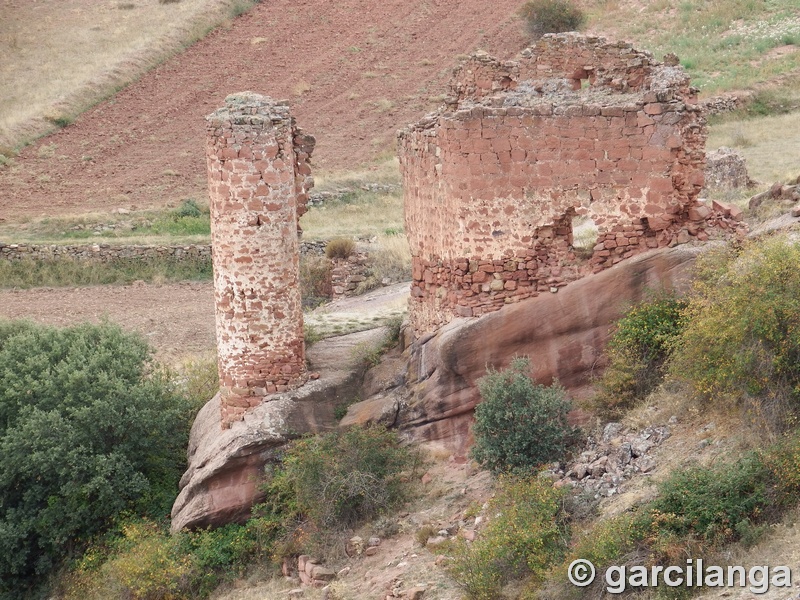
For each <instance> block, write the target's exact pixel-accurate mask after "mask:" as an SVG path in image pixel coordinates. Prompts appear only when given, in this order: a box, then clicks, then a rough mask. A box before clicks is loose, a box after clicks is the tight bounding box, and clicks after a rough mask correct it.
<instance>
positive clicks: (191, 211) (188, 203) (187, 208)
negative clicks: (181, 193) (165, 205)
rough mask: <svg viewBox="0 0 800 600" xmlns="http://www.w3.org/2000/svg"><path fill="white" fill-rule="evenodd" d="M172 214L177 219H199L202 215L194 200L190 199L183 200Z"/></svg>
mask: <svg viewBox="0 0 800 600" xmlns="http://www.w3.org/2000/svg"><path fill="white" fill-rule="evenodd" d="M172 214H173V215H174V216H175V217H176V218H178V219H182V218H184V217H200V216H202V215H203V210H202V209H201V208H200V207H199V206H198V205H197V201H196V200H193V199H191V198H190V199H189V200H184V201H183V202H182V203H181V205H180V206H179V207H178V208H176V209H175V210H174V212H173V213H172Z"/></svg>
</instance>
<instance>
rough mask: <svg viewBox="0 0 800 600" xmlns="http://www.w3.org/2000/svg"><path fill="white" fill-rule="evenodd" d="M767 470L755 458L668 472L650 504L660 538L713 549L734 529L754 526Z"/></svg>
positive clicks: (762, 500) (764, 491) (764, 499)
mask: <svg viewBox="0 0 800 600" xmlns="http://www.w3.org/2000/svg"><path fill="white" fill-rule="evenodd" d="M767 480H768V470H767V468H766V467H765V465H764V463H763V461H762V460H761V459H760V458H759V457H758V455H756V454H749V455H747V456H745V457H744V458H742V459H741V460H738V461H736V462H735V463H732V464H729V465H724V466H721V467H720V466H716V467H713V468H709V467H692V468H689V469H686V470H684V471H674V472H673V473H672V474H671V475H670V477H669V478H668V479H666V480H665V481H664V482H663V483H662V484H661V486H660V488H659V495H658V498H656V500H655V501H654V502H653V503H652V505H651V511H652V514H653V515H654V519H653V522H654V526H655V527H656V528H657V530H658V532H659V534H660V535H664V534H666V533H673V534H676V535H679V536H687V535H689V536H691V537H694V538H698V539H701V540H703V541H706V542H710V543H713V544H719V543H722V542H727V541H730V540H733V539H736V538H737V537H738V533H737V526H739V527H741V526H740V525H739V524H740V523H742V522H751V521H755V520H756V519H758V518H759V516H760V515H761V514H762V512H763V510H764V507H765V506H766V505H767V497H768V496H767Z"/></svg>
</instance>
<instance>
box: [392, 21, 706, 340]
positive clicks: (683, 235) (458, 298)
mask: <svg viewBox="0 0 800 600" xmlns="http://www.w3.org/2000/svg"><path fill="white" fill-rule="evenodd" d="M669 62H670V65H665V64H661V63H658V62H656V61H654V60H653V58H652V56H651V55H649V54H647V53H644V52H639V51H637V50H634V49H633V48H632V47H631V46H630V45H629V44H625V43H613V44H612V43H607V42H606V41H605V40H604V39H602V38H594V37H584V36H580V35H577V34H558V35H546V36H544V37H543V38H542V39H541V40H539V41H538V42H537V43H536V44H535V45H534V46H532V47H530V48H528V49H526V50H525V51H523V52H522V53H521V55H520V57H519V58H518V60H515V61H507V62H501V61H499V60H496V59H494V58H492V57H490V56H488V55H487V54H485V53H477V54H474V55H473V56H472V57H471V58H470V59H469V60H467V61H466V62H465V63H464V64H463V65H462V66H460V67H459V68H458V69H457V70H456V72H455V76H454V79H453V83H452V84H451V96H450V98H448V100H447V104H446V106H445V107H443V108H442V109H440V110H439V111H438V112H436V113H434V114H432V115H429V116H427V117H425V118H424V119H423V120H422V121H420V122H419V123H417V124H415V125H411V126H409V127H407V128H406V129H404V130H403V131H401V132H400V133H399V154H400V166H401V171H402V174H403V181H404V186H405V211H406V212H405V220H406V231H407V232H408V237H409V242H410V246H411V253H412V257H413V258H412V268H413V284H412V290H411V295H412V298H411V315H410V316H411V324H412V326H413V328H414V330H415V332H416V334H417V335H421V334H423V333H425V332H431V331H435V330H437V329H438V328H439V327H441V326H442V325H444V324H446V323H447V322H449V321H450V320H451V319H453V318H454V317H456V316H476V315H480V314H484V313H487V312H492V311H494V310H498V309H499V308H501V307H502V306H504V305H506V304H509V303H513V302H517V301H519V300H521V299H524V298H528V297H531V296H535V295H537V294H538V293H539V292H541V291H556V290H557V289H558V288H559V287H561V286H563V285H566V284H567V283H568V282H569V281H573V280H575V279H577V278H579V277H581V276H583V275H585V274H587V273H590V272H595V273H596V272H599V271H601V270H603V269H605V268H607V267H610V266H611V265H613V264H616V263H618V262H619V261H621V260H623V259H625V258H628V257H630V256H633V255H634V254H637V253H639V252H643V251H646V250H648V249H651V248H658V247H664V246H670V245H675V244H676V243H683V242H686V241H689V240H690V239H693V238H698V239H701V240H702V239H708V236H709V232H708V231H706V230H707V229H710V225H709V223H708V218H709V217H710V216H712V211H711V209H710V208H709V207H706V206H705V205H704V204H703V203H701V202H698V200H697V195H698V193H699V192H700V189H701V188H702V187H703V169H704V161H705V148H704V147H705V139H706V125H705V119H704V118H703V115H702V112H701V109H700V108H699V107H698V106H697V105H696V103H695V102H696V91H695V90H694V89H693V88H691V87H690V86H689V78H688V76H687V75H686V73H685V72H684V71H683V69H682V68H681V67H680V66H677V65H676V64H675V61H674V60H671V61H669ZM577 216H581V217H586V218H590V219H591V220H592V221H593V222H594V224H595V225H596V226H597V229H598V231H599V236H598V239H597V242H596V244H595V245H594V249H593V251H592V256H591V258H590V259H589V260H588V261H581V260H579V259H578V258H577V257H576V254H575V252H574V251H573V239H572V219H573V218H575V217H577ZM716 216H717V217H719V215H716Z"/></svg>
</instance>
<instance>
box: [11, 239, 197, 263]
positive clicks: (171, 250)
mask: <svg viewBox="0 0 800 600" xmlns="http://www.w3.org/2000/svg"><path fill="white" fill-rule="evenodd" d="M148 258H172V259H175V260H186V259H194V258H208V259H210V258H211V244H189V245H183V246H149V245H120V246H117V245H113V244H84V245H77V244H76V245H69V246H62V245H57V244H6V243H3V242H0V259H6V260H42V261H48V260H62V259H72V260H91V261H98V262H110V261H114V260H120V259H148Z"/></svg>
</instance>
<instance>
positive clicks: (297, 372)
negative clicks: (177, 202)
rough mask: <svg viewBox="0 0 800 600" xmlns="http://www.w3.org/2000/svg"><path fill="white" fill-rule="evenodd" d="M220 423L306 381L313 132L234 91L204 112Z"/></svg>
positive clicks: (280, 109) (263, 100)
mask: <svg viewBox="0 0 800 600" xmlns="http://www.w3.org/2000/svg"><path fill="white" fill-rule="evenodd" d="M207 131H208V137H207V159H208V180H209V197H210V208H211V238H212V246H213V264H214V298H215V304H216V330H217V351H218V357H219V358H218V360H219V374H220V392H221V398H222V420H223V424H228V423H230V422H231V421H234V420H236V419H239V418H241V417H242V416H243V414H244V413H245V412H246V410H247V409H248V408H250V407H253V406H256V405H257V404H259V403H260V402H261V401H263V400H264V398H265V397H266V396H268V395H269V394H272V393H276V392H283V391H287V390H289V389H291V388H293V387H297V386H299V385H301V384H302V383H304V382H305V380H306V378H307V373H306V365H305V348H304V342H303V312H302V306H301V302H300V286H299V242H298V235H297V231H298V217H299V215H300V214H302V212H304V210H305V204H306V201H307V192H308V189H310V187H311V185H312V181H311V180H310V170H309V169H308V160H309V158H310V156H311V151H312V149H313V138H311V137H310V136H307V135H305V134H303V133H302V132H301V131H299V130H298V129H297V128H296V127H295V125H294V121H293V119H292V117H291V115H290V113H289V108H288V107H287V106H285V105H282V104H280V103H276V102H274V101H272V100H271V99H269V98H267V97H264V96H259V95H257V94H253V93H250V92H246V93H242V94H234V95H231V96H228V98H226V100H225V106H224V107H223V108H221V109H219V110H217V111H216V112H214V113H213V114H211V115H210V116H209V117H208V119H207Z"/></svg>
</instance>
